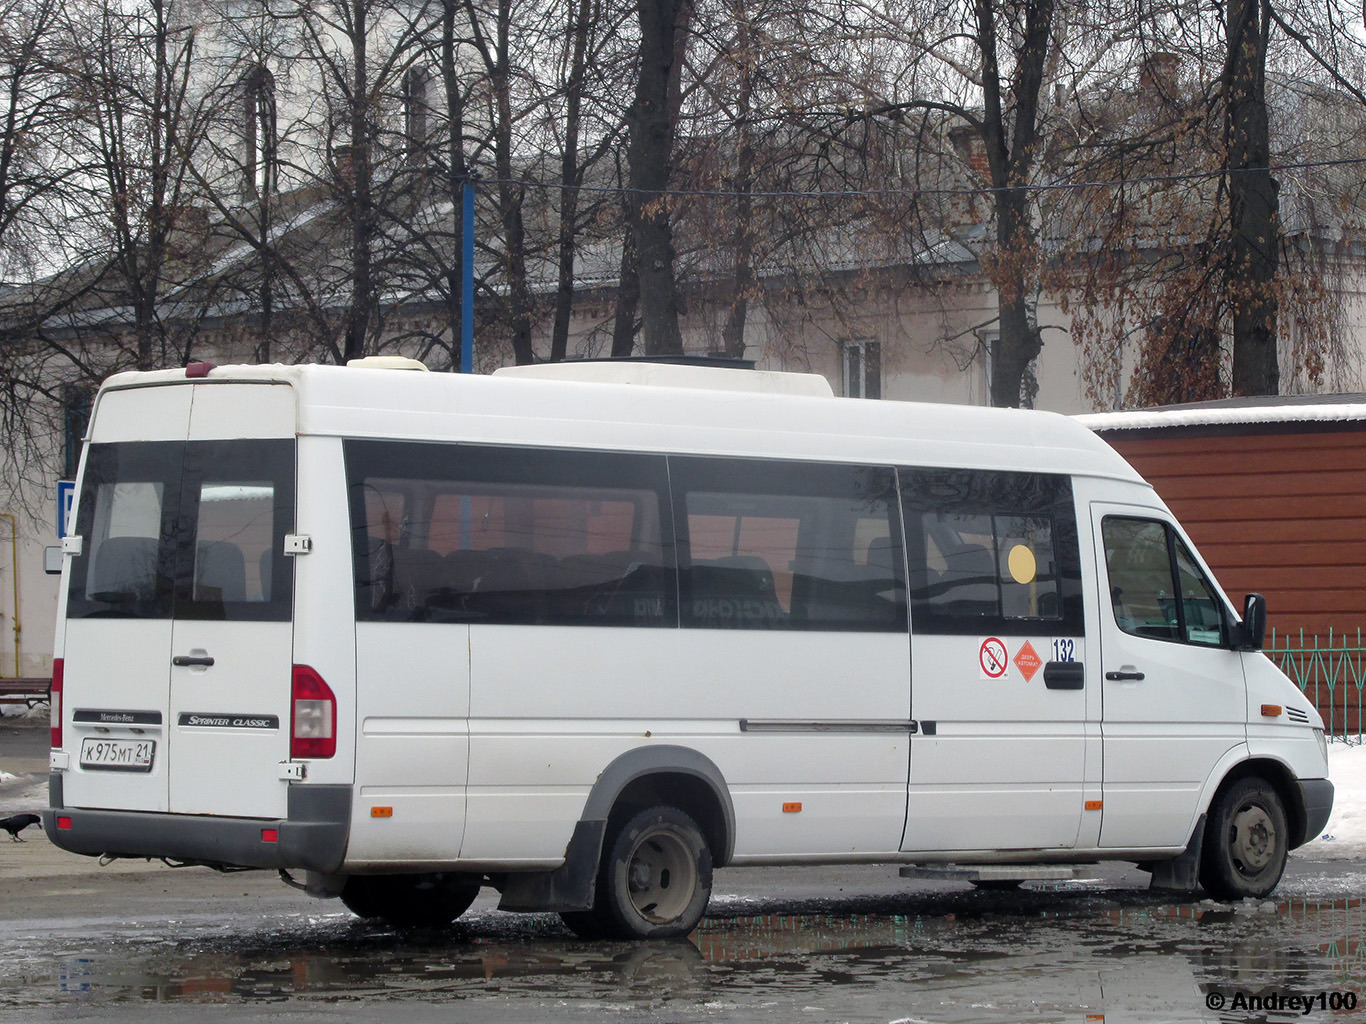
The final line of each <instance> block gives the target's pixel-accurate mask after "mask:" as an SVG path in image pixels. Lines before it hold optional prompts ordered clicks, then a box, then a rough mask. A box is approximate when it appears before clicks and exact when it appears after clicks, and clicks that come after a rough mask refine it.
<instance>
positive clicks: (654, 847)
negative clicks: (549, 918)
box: [561, 805, 712, 939]
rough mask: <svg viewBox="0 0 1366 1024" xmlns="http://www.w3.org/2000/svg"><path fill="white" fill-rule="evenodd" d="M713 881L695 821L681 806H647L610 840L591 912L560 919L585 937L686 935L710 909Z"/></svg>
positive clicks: (708, 856)
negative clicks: (708, 904) (708, 907)
mask: <svg viewBox="0 0 1366 1024" xmlns="http://www.w3.org/2000/svg"><path fill="white" fill-rule="evenodd" d="M711 879H712V855H711V848H710V847H708V846H707V840H706V837H705V836H704V835H703V834H702V830H701V829H700V828H699V827H698V825H697V822H695V821H694V820H693V819H692V817H691V816H689V815H688V814H686V813H685V812H683V811H681V810H679V809H678V808H677V807H670V806H667V805H659V806H654V807H647V808H645V809H644V810H642V811H640V812H638V813H637V814H635V815H633V816H632V817H631V818H629V819H628V820H626V821H625V822H624V823H623V824H622V825H621V827H620V828H618V829H617V830H616V831H615V832H614V833H612V834H611V835H610V836H609V837H608V843H607V846H606V848H605V850H604V854H603V859H602V865H601V868H600V870H599V872H598V881H597V892H596V894H595V896H594V901H593V909H592V910H590V911H586V912H579V913H574V914H562V915H561V917H563V918H564V919H565V923H566V924H567V925H569V927H570V928H571V929H572V930H573V931H574V932H576V933H577V934H579V935H581V936H584V937H598V936H612V937H616V938H623V939H667V938H675V937H677V936H681V935H687V934H688V933H689V932H691V931H692V930H693V929H694V928H696V927H697V922H698V921H700V920H701V919H702V914H703V912H704V911H705V910H706V909H707V901H708V900H709V899H710V898H711Z"/></svg>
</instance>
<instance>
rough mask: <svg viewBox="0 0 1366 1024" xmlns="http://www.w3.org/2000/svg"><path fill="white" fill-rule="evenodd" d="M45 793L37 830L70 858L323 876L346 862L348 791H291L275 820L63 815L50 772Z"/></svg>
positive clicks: (66, 811) (70, 811) (75, 811)
mask: <svg viewBox="0 0 1366 1024" xmlns="http://www.w3.org/2000/svg"><path fill="white" fill-rule="evenodd" d="M48 790H49V798H50V801H51V804H52V806H51V807H49V808H48V809H47V810H45V811H44V812H43V828H44V829H45V830H46V831H47V835H48V838H49V839H51V840H52V842H53V843H55V844H56V845H57V846H60V847H61V848H62V849H63V850H69V851H70V852H72V853H83V854H88V855H91V856H103V855H106V854H107V855H109V856H114V857H154V858H158V859H161V858H165V859H167V860H175V861H187V862H191V863H196V864H209V865H215V866H224V867H244V868H293V869H296V870H297V869H302V870H307V871H319V872H323V873H325V874H331V873H333V872H335V871H336V870H337V869H338V868H340V867H341V864H342V860H343V858H344V857H345V856H346V837H347V833H348V832H349V831H350V824H351V787H350V786H304V785H291V786H290V787H289V805H288V817H287V818H280V819H272V818H217V817H213V816H210V815H205V814H158V813H152V812H147V811H104V810H88V809H83V808H68V807H64V806H63V800H62V776H61V775H60V774H59V773H56V772H54V773H53V775H52V776H51V779H50V781H49V783H48ZM59 816H60V817H61V818H62V819H63V821H64V827H61V828H58V826H57V819H58V817H59ZM66 822H69V827H66V826H65V823H66ZM271 831H273V832H274V833H275V836H276V838H275V840H274V841H270V842H267V841H266V840H265V838H264V836H265V834H266V833H268V832H271Z"/></svg>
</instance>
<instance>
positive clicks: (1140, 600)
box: [1101, 516, 1227, 647]
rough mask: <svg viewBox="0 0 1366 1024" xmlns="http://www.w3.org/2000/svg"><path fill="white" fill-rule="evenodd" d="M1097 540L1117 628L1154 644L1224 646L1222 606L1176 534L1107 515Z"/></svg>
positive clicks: (1163, 525) (1147, 521)
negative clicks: (1101, 542) (1101, 544)
mask: <svg viewBox="0 0 1366 1024" xmlns="http://www.w3.org/2000/svg"><path fill="white" fill-rule="evenodd" d="M1101 535H1102V538H1103V540H1104V543H1105V564H1106V572H1107V573H1108V582H1109V586H1110V605H1111V608H1112V610H1113V612H1114V616H1115V622H1116V624H1117V625H1118V626H1119V628H1120V629H1122V630H1124V632H1126V633H1132V634H1133V635H1134V636H1142V637H1148V638H1150V639H1154V640H1169V641H1174V642H1183V643H1190V644H1198V645H1201V646H1209V647H1219V646H1223V645H1224V643H1225V637H1226V635H1227V632H1226V628H1225V620H1224V612H1223V602H1222V601H1221V599H1220V598H1219V595H1218V592H1217V591H1216V590H1215V589H1214V586H1213V584H1211V583H1210V581H1209V579H1208V578H1207V577H1206V576H1205V574H1204V573H1203V572H1202V571H1201V570H1200V566H1199V564H1198V563H1197V562H1196V561H1195V558H1194V556H1192V555H1191V553H1190V550H1189V549H1188V548H1187V547H1186V545H1185V543H1184V542H1183V541H1182V540H1181V538H1180V537H1179V536H1177V534H1176V531H1175V530H1173V529H1172V528H1171V527H1170V526H1169V525H1167V524H1166V523H1163V522H1160V521H1158V520H1153V519H1130V518H1126V517H1121V516H1106V517H1105V520H1104V522H1103V523H1102V524H1101Z"/></svg>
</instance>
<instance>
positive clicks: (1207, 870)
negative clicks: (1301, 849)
mask: <svg viewBox="0 0 1366 1024" xmlns="http://www.w3.org/2000/svg"><path fill="white" fill-rule="evenodd" d="M1289 839H1290V829H1289V826H1288V824H1287V822H1286V814H1285V805H1284V804H1283V803H1282V801H1281V797H1280V795H1279V794H1278V793H1277V792H1276V788H1275V787H1274V786H1272V785H1271V783H1269V782H1267V781H1266V780H1265V779H1260V778H1257V777H1256V776H1251V777H1248V778H1242V779H1238V780H1237V781H1236V782H1234V783H1232V784H1231V785H1229V786H1228V787H1227V788H1226V789H1223V790H1221V791H1220V792H1219V794H1218V795H1217V796H1216V797H1215V798H1214V803H1213V804H1212V805H1211V806H1210V810H1209V824H1208V825H1207V826H1206V830H1205V843H1204V849H1203V851H1202V852H1201V860H1200V884H1201V885H1202V886H1204V888H1205V891H1206V892H1207V893H1209V894H1210V895H1211V896H1213V897H1214V898H1215V899H1221V900H1241V899H1246V898H1247V897H1249V896H1252V897H1256V898H1261V897H1262V896H1265V895H1266V894H1267V893H1269V892H1271V890H1272V889H1274V888H1276V885H1277V883H1278V882H1280V880H1281V874H1282V873H1283V872H1284V871H1285V858H1286V854H1287V853H1288V852H1289V849H1290V847H1289Z"/></svg>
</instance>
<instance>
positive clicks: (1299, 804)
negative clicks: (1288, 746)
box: [1204, 757, 1312, 850]
mask: <svg viewBox="0 0 1366 1024" xmlns="http://www.w3.org/2000/svg"><path fill="white" fill-rule="evenodd" d="M1249 778H1259V779H1263V780H1265V781H1266V782H1267V783H1268V784H1269V785H1270V786H1271V787H1272V788H1273V789H1275V791H1276V795H1277V796H1279V797H1280V798H1281V806H1282V807H1283V808H1285V819H1286V824H1287V825H1288V826H1289V827H1290V842H1289V844H1288V847H1289V849H1292V850H1293V849H1295V848H1296V847H1297V846H1303V845H1304V844H1305V842H1307V841H1308V840H1309V839H1310V838H1312V837H1310V836H1307V835H1306V834H1305V831H1306V826H1307V824H1308V820H1307V815H1306V813H1305V806H1304V794H1303V791H1302V790H1301V788H1300V786H1299V784H1298V780H1297V779H1296V778H1295V774H1294V772H1292V771H1291V770H1290V768H1289V767H1288V766H1286V765H1285V764H1283V763H1281V762H1280V761H1277V760H1276V759H1275V758H1271V757H1249V758H1247V759H1245V760H1242V761H1239V762H1238V763H1237V764H1234V765H1232V766H1231V767H1229V768H1228V769H1227V770H1225V772H1224V774H1223V776H1222V778H1220V780H1219V784H1218V785H1217V786H1215V787H1214V789H1213V791H1212V792H1211V793H1210V795H1209V799H1208V800H1206V801H1205V803H1204V809H1205V810H1206V811H1208V810H1209V809H1210V808H1211V807H1213V806H1214V802H1215V801H1216V800H1217V799H1219V797H1220V796H1221V795H1222V794H1223V793H1224V792H1226V791H1227V790H1228V788H1229V787H1230V786H1232V785H1233V784H1234V783H1236V782H1238V781H1239V780H1241V779H1249Z"/></svg>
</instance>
